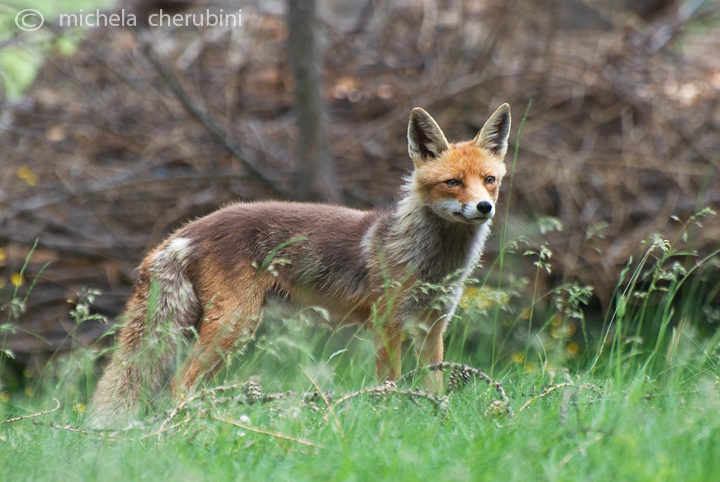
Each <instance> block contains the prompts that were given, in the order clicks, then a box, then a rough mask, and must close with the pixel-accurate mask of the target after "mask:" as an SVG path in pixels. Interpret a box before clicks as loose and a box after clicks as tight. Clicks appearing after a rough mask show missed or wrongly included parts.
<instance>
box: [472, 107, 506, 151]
mask: <svg viewBox="0 0 720 482" xmlns="http://www.w3.org/2000/svg"><path fill="white" fill-rule="evenodd" d="M508 136H510V104H503V105H501V106H500V107H498V109H497V110H496V111H495V113H494V114H493V115H491V116H490V118H489V119H488V120H487V122H485V125H484V126H483V128H482V129H481V130H480V132H478V135H477V136H475V144H476V145H477V146H478V147H480V148H482V149H487V150H488V151H490V152H492V153H493V154H495V155H496V156H499V157H505V153H506V152H507V148H508Z"/></svg>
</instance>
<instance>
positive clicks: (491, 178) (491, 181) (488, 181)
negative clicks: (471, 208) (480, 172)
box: [485, 176, 495, 184]
mask: <svg viewBox="0 0 720 482" xmlns="http://www.w3.org/2000/svg"><path fill="white" fill-rule="evenodd" d="M485 184H495V177H494V176H488V177H486V178H485Z"/></svg>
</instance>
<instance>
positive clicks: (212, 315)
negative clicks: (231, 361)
mask: <svg viewBox="0 0 720 482" xmlns="http://www.w3.org/2000/svg"><path fill="white" fill-rule="evenodd" d="M270 284H271V282H270V281H268V280H266V281H264V282H263V281H262V280H260V279H258V278H256V279H254V280H253V282H252V283H248V285H246V286H247V288H246V289H245V290H244V292H242V293H238V296H230V297H227V298H221V297H220V296H216V297H214V298H213V299H212V301H211V302H210V303H209V304H208V306H206V307H205V312H204V315H203V317H202V319H201V321H200V326H199V329H198V340H197V342H196V343H195V346H194V347H193V349H192V350H191V353H190V355H189V356H188V358H187V360H186V361H185V363H184V364H183V366H182V368H181V369H180V371H179V375H180V379H179V380H177V381H176V386H175V387H174V389H175V390H176V389H177V387H182V388H183V389H185V390H192V389H193V388H195V386H196V385H197V384H198V382H200V381H202V380H203V379H207V378H210V377H212V376H213V375H215V374H216V373H217V372H218V371H219V370H220V369H221V368H222V367H223V362H224V361H226V360H227V357H228V356H230V355H231V352H232V351H233V350H234V349H239V348H242V347H243V346H244V345H245V344H247V343H248V342H249V341H250V340H251V339H252V337H253V336H254V334H255V330H256V329H257V327H258V325H259V324H260V321H261V320H262V311H263V310H262V306H263V303H264V300H265V293H266V292H267V290H268V289H269V287H270ZM178 382H179V383H178Z"/></svg>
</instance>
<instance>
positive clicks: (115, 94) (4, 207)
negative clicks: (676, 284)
mask: <svg viewBox="0 0 720 482" xmlns="http://www.w3.org/2000/svg"><path fill="white" fill-rule="evenodd" d="M24 8H36V9H38V10H40V11H41V12H42V13H43V14H44V16H45V20H46V22H45V25H43V27H42V28H41V29H39V30H38V31H35V32H23V31H21V30H19V29H18V28H17V27H16V25H15V15H16V14H17V12H18V11H19V10H21V9H24ZM81 8H82V9H84V11H85V12H92V11H94V10H95V9H96V8H102V9H104V10H103V12H107V13H108V14H109V13H110V12H113V11H116V12H117V11H119V9H125V12H126V14H129V13H132V14H134V15H137V16H138V18H143V17H144V18H147V15H148V14H150V13H151V12H157V9H159V8H162V9H164V11H165V12H170V13H173V12H176V11H178V12H200V13H202V12H205V11H206V9H210V10H211V11H213V12H218V11H219V9H220V8H223V9H225V11H235V10H236V9H238V8H241V9H242V25H241V26H239V27H235V28H228V27H222V26H215V27H207V26H204V27H195V26H183V27H170V26H166V27H159V28H151V29H150V30H149V31H144V29H141V28H140V27H139V26H138V27H129V28H120V27H111V26H100V27H97V28H79V27H67V26H61V25H60V22H59V20H58V19H59V17H58V16H59V15H60V14H61V13H78V12H79V10H80V9H81ZM287 12H288V5H287V4H286V2H284V1H281V0H266V1H256V2H250V1H242V2H232V3H231V2H225V3H222V2H220V1H218V2H215V1H213V2H212V3H208V2H206V1H203V0H198V1H197V2H193V1H191V0H187V1H181V0H131V1H127V2H124V3H119V4H111V3H109V2H95V1H83V0H72V1H65V0H63V1H53V2H50V1H46V0H39V1H36V2H35V1H29V0H27V1H22V2H20V1H18V2H10V3H2V4H0V79H1V80H2V86H1V89H0V91H1V93H2V95H1V97H0V303H1V304H3V305H4V307H5V309H6V311H7V312H8V313H9V314H10V313H11V312H12V309H11V307H10V305H11V303H10V301H11V299H12V297H13V293H14V292H15V290H16V287H17V288H18V293H19V294H20V295H21V296H23V295H24V293H26V292H27V290H28V289H29V288H30V282H31V281H32V280H36V281H37V282H36V284H35V285H34V287H33V292H32V293H31V296H29V297H28V299H27V304H26V305H25V306H22V310H21V311H22V312H23V313H22V314H21V315H20V316H17V317H14V316H10V315H8V322H9V324H7V325H6V326H7V327H9V326H10V324H12V329H10V328H7V329H6V332H5V333H4V334H3V336H4V337H5V338H4V341H3V348H4V349H7V350H10V351H11V352H12V354H13V356H14V360H15V361H14V362H13V363H16V364H17V366H18V367H19V369H23V367H25V366H30V367H31V369H32V367H36V368H37V369H38V370H40V369H41V367H43V366H44V362H45V361H46V360H47V359H48V357H49V356H50V355H51V354H53V353H56V352H57V351H58V350H61V351H62V350H66V349H68V348H70V347H71V346H73V345H75V346H91V345H93V343H95V341H96V340H97V339H98V337H99V336H100V335H101V334H102V333H104V332H105V331H106V330H107V329H108V326H107V325H105V324H104V323H102V322H101V321H99V320H97V319H92V320H89V321H87V322H84V323H82V324H81V325H77V324H75V323H74V321H73V317H72V313H71V309H72V307H73V306H75V305H76V303H78V301H80V302H81V304H82V303H83V300H84V298H83V296H84V295H78V293H83V289H85V288H91V289H92V290H99V291H100V292H101V293H102V294H101V295H100V296H93V301H94V303H93V307H92V309H93V311H95V312H98V313H100V314H102V315H105V316H107V317H108V318H110V319H111V320H112V319H113V317H114V316H116V315H117V314H118V313H119V312H120V311H121V310H122V306H123V302H124V300H125V298H126V297H127V296H128V294H129V290H130V288H131V284H132V282H133V278H134V269H135V267H136V266H137V264H138V263H139V261H140V260H141V259H142V257H143V256H144V253H146V252H147V251H148V250H149V249H150V248H151V247H152V246H153V245H155V244H156V243H158V242H159V241H160V240H161V239H162V238H163V237H164V236H166V235H167V234H168V233H170V232H171V231H172V230H173V229H174V228H176V227H177V226H179V225H181V224H182V223H184V222H185V221H187V220H189V219H193V218H195V217H198V216H202V215H204V214H207V213H209V212H211V211H213V210H215V209H217V208H218V207H219V206H222V205H223V204H225V203H228V202H231V201H234V200H259V199H271V198H272V199H295V200H298V199H308V198H309V199H317V200H321V201H327V200H335V201H338V202H341V203H343V204H346V205H349V206H354V207H358V208H370V207H372V206H376V205H382V204H385V203H388V202H391V201H392V200H393V199H395V198H396V196H397V193H398V188H399V186H400V185H401V183H402V178H403V176H404V175H405V174H406V173H407V172H408V170H409V169H410V167H411V163H410V161H409V159H408V156H407V141H406V138H405V133H406V126H407V117H408V114H409V112H410V110H411V109H412V108H413V107H415V106H422V107H424V108H425V109H427V110H428V111H429V112H430V113H431V114H432V115H433V116H434V117H435V118H436V119H437V120H438V122H439V123H440V125H441V126H442V127H443V129H444V131H445V133H446V134H447V136H448V137H449V138H450V139H451V140H462V139H467V138H471V137H473V136H474V135H475V134H476V133H477V131H478V130H479V129H480V127H481V125H482V122H483V121H484V120H485V119H486V118H487V116H488V115H489V114H490V113H491V112H492V111H493V110H494V109H495V108H496V107H497V106H498V105H500V104H501V103H502V102H510V103H511V105H512V108H513V117H514V122H513V133H512V135H511V143H514V142H515V139H516V134H517V131H518V126H519V125H520V120H521V119H522V117H523V113H524V112H525V110H526V108H527V107H528V105H529V103H530V102H531V101H532V107H531V108H530V110H529V114H528V117H527V121H526V123H525V126H524V131H523V133H522V136H521V138H520V149H519V152H518V153H517V154H518V157H517V163H516V164H515V165H514V170H513V173H512V174H509V175H508V177H507V178H506V180H505V182H504V183H503V193H502V195H501V200H500V209H499V216H498V218H497V219H496V220H495V230H494V231H495V234H494V236H493V237H492V240H491V241H490V244H489V247H488V249H487V252H486V254H485V256H484V268H485V269H483V270H480V271H479V272H478V273H477V275H478V282H477V283H476V286H474V287H473V288H472V289H470V290H468V294H467V295H466V298H465V299H464V301H463V306H464V309H465V312H466V313H468V316H471V317H472V319H473V320H474V323H473V324H472V326H470V327H467V326H460V327H458V328H457V330H460V331H455V332H453V333H451V336H450V338H449V340H448V343H449V345H451V346H452V345H453V344H458V343H459V344H463V345H464V346H465V347H466V348H465V349H468V350H472V346H470V347H469V348H468V347H467V345H468V343H469V344H470V345H472V344H473V343H475V341H473V340H477V339H480V337H482V336H490V337H498V336H499V337H502V336H505V337H508V338H510V339H512V338H518V339H522V341H526V340H527V341H528V342H530V340H531V336H530V334H531V333H532V330H533V326H534V327H535V329H538V328H540V327H541V326H538V325H543V323H545V321H544V320H545V318H544V317H545V314H546V312H548V311H549V310H554V309H558V310H559V313H565V314H566V315H567V316H556V317H551V318H548V319H547V320H548V321H547V323H548V326H546V327H545V328H547V333H548V336H549V337H550V338H556V339H562V340H563V343H562V344H561V345H559V346H560V347H561V351H562V357H565V358H567V357H571V358H572V357H574V356H578V354H582V352H583V350H584V348H585V341H586V340H585V339H584V337H583V333H582V331H584V329H585V326H586V323H587V327H588V329H590V330H593V329H598V330H599V328H600V326H601V324H602V320H603V316H604V315H605V314H606V313H607V312H608V310H611V309H613V307H614V303H615V301H614V300H615V298H614V294H613V293H614V290H615V288H616V285H618V283H620V284H621V285H622V284H623V283H625V282H626V281H627V280H625V278H624V277H623V276H621V275H622V273H623V269H624V268H626V265H627V263H628V260H629V259H630V258H631V257H632V256H635V257H636V259H637V255H638V253H641V252H642V250H643V248H642V246H641V242H642V241H643V240H645V239H647V238H648V237H649V236H650V235H652V234H653V233H662V235H663V236H665V237H666V238H667V239H670V240H676V241H677V242H678V243H680V244H681V245H682V247H683V250H685V251H688V252H697V253H698V254H700V255H702V254H703V253H705V254H707V253H710V252H712V251H713V250H715V249H717V248H718V247H719V246H720V222H719V221H718V219H717V217H713V216H706V217H703V218H702V219H701V220H700V219H691V216H693V214H694V213H696V212H698V211H700V210H701V209H702V208H704V207H709V208H712V209H714V210H715V211H718V209H720V166H718V164H719V162H720V56H718V55H717V52H720V28H719V27H720V7H719V6H718V4H717V2H715V1H702V0H689V1H682V0H642V1H632V0H601V1H589V0H585V1H584V0H551V1H548V2H534V1H532V0H518V1H516V2H506V1H500V0H480V1H478V0H423V1H420V0H414V1H411V0H405V1H387V0H367V1H351V0H322V1H319V0H318V2H317V5H316V14H317V15H316V18H315V20H314V24H312V25H310V26H311V27H312V28H311V29H310V30H311V32H312V33H313V39H312V41H313V42H314V44H313V45H312V46H311V48H310V49H309V50H308V49H306V50H305V51H303V47H307V45H306V44H305V43H304V42H300V44H298V42H295V43H293V42H288V38H289V29H292V28H293V21H296V22H298V21H299V20H298V18H299V17H298V16H297V15H299V14H296V16H295V17H293V16H288V15H287ZM306 21H307V20H302V21H299V22H300V25H299V26H298V28H300V29H301V30H302V27H303V25H305V26H306V27H307V25H308V24H304V23H302V22H306ZM309 21H312V19H310V20H309ZM295 38H297V37H295ZM298 49H299V50H298ZM308 53H309V54H312V55H308ZM298 59H302V60H298ZM293 60H294V61H295V62H293ZM308 62H309V63H310V64H308ZM303 68H306V70H305V71H306V72H310V73H311V74H312V72H316V73H317V74H318V75H316V76H314V77H313V76H312V75H310V77H311V79H310V84H307V85H305V86H304V87H302V86H301V82H302V80H300V81H298V79H299V78H300V77H298V75H301V74H298V72H299V71H300V72H302V71H303V70H302V69H303ZM306 87H307V88H308V89H309V90H307V92H310V93H312V92H319V93H320V94H319V96H316V97H317V98H314V100H313V99H311V100H310V101H308V102H310V103H309V104H307V105H303V102H305V101H307V98H308V97H307V96H305V97H302V96H301V95H296V94H298V91H299V90H302V89H304V88H306ZM310 97H312V95H310ZM303 98H304V99H305V101H303V100H302V99H303ZM301 119H302V122H300V120H301ZM308 119H309V120H308ZM311 125H312V126H315V128H314V130H312V131H310V130H309V126H311ZM308 152H317V153H319V154H317V155H315V154H313V155H312V156H308V155H307V153H308ZM514 154H515V152H514V150H513V149H511V150H510V152H509V155H508V164H511V163H512V156H513V155H514ZM320 158H322V159H325V160H324V161H323V162H324V164H323V163H318V164H317V165H315V164H313V163H315V162H316V160H317V159H320ZM314 179H321V180H322V182H321V183H320V184H318V185H317V186H308V183H311V182H314V181H313V180H314ZM511 181H512V184H511ZM695 221H697V222H695ZM36 240H38V245H37V249H36V250H35V251H34V253H33V256H32V257H31V258H30V261H29V264H28V265H27V268H26V269H25V271H24V272H22V275H21V269H22V267H23V265H24V263H25V259H26V257H27V255H28V253H29V251H30V249H31V247H32V246H33V244H34V243H35V241H36ZM47 263H49V264H47ZM679 263H681V264H683V263H685V264H686V265H687V264H689V263H692V260H691V258H682V259H679ZM46 264H47V267H46V268H45V269H44V271H42V273H41V274H40V276H38V273H40V271H41V269H42V268H43V267H44V266H46ZM700 275H701V276H702V277H703V278H702V282H698V283H694V284H692V289H693V290H694V295H696V296H697V299H698V300H699V301H698V306H697V313H698V315H694V316H701V317H704V318H703V319H702V322H703V323H704V325H705V326H707V329H708V331H714V330H716V329H717V326H718V320H717V319H716V318H718V317H713V316H712V314H713V313H715V312H716V311H718V310H719V308H718V306H719V301H718V299H719V298H718V291H719V290H718V286H720V276H719V275H718V269H717V267H716V266H715V267H713V266H710V267H708V268H707V269H705V270H704V271H703V273H701V274H699V276H700ZM649 282H650V281H648V283H649ZM688 286H690V284H688ZM548 293H551V294H553V296H549V295H548ZM68 300H70V301H71V304H68ZM523 306H527V308H523ZM718 312H720V311H718ZM475 313H477V316H475ZM703 313H705V315H703ZM537 317H541V318H542V320H543V321H542V322H537V321H535V324H533V318H537ZM580 318H582V321H583V325H582V326H583V330H581V329H580V324H579V323H577V320H578V319H580ZM483 320H486V321H483ZM487 320H493V321H492V322H490V321H487ZM573 320H575V321H573ZM518 327H520V328H522V329H519V328H518ZM273 329H274V328H273ZM468 330H474V331H473V332H474V333H476V334H477V338H473V337H472V336H470V335H469V334H468ZM261 336H262V334H261ZM477 343H479V342H477ZM494 346H495V345H493V347H494ZM526 355H527V352H526V351H523V350H518V349H513V348H512V347H511V346H509V347H508V348H507V349H506V350H503V352H502V353H500V352H498V353H493V354H492V359H491V360H490V361H492V362H495V361H497V360H498V359H500V358H501V357H505V359H507V360H510V361H511V362H523V360H524V358H525V357H526ZM458 361H460V360H458Z"/></svg>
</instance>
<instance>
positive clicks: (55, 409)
mask: <svg viewBox="0 0 720 482" xmlns="http://www.w3.org/2000/svg"><path fill="white" fill-rule="evenodd" d="M53 400H55V403H57V406H56V407H55V408H53V409H52V410H45V411H42V412H38V413H33V414H32V415H23V416H21V417H15V418H9V419H7V420H5V423H12V422H18V421H20V420H27V419H28V418H35V417H40V416H42V415H47V414H48V413H53V412H56V411H57V410H59V409H60V400H58V399H57V398H53Z"/></svg>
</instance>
